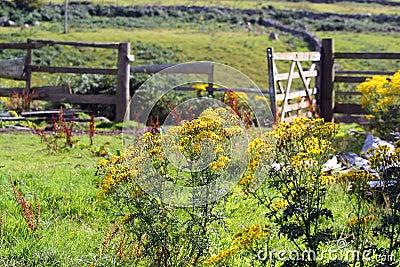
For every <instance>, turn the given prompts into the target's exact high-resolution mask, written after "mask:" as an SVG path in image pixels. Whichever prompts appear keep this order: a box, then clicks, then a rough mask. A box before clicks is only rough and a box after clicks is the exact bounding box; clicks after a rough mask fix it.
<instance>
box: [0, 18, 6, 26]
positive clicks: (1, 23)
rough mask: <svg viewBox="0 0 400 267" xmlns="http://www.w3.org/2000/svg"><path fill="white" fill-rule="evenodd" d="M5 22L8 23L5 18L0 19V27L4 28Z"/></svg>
mask: <svg viewBox="0 0 400 267" xmlns="http://www.w3.org/2000/svg"><path fill="white" fill-rule="evenodd" d="M7 21H8V18H7V17H5V16H3V17H0V26H5V25H6V22H7Z"/></svg>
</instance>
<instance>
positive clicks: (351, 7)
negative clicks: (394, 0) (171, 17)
mask: <svg viewBox="0 0 400 267" xmlns="http://www.w3.org/2000/svg"><path fill="white" fill-rule="evenodd" d="M80 1H83V0H77V1H76V2H80ZM85 2H88V1H85ZM89 2H90V3H93V4H99V5H116V6H132V5H197V6H223V7H229V8H241V9H245V8H246V9H247V8H249V9H260V8H262V7H265V8H267V7H269V6H273V7H274V8H277V9H287V8H289V9H294V10H307V11H312V12H334V13H341V14H360V13H362V14H368V13H370V14H381V13H383V14H393V15H394V14H399V13H400V7H390V6H384V5H378V4H371V3H365V4H361V3H351V2H340V3H334V4H325V3H310V2H306V1H300V2H288V1H279V0H278V1H276V0H275V1H266V0H264V1H262V0H261V1H260V0H258V1H256V0H211V1H210V0H203V1H202V0H165V1H161V0H150V1H149V0H89ZM45 3H57V4H63V3H64V1H63V0H46V1H45Z"/></svg>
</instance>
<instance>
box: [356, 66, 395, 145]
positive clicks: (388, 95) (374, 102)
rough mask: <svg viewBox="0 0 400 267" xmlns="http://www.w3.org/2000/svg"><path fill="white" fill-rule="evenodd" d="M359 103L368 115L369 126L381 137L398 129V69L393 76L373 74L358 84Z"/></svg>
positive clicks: (386, 136)
mask: <svg viewBox="0 0 400 267" xmlns="http://www.w3.org/2000/svg"><path fill="white" fill-rule="evenodd" d="M358 91H360V92H361V93H362V94H363V98H362V100H361V105H362V107H363V108H365V109H366V110H367V111H368V113H369V115H368V116H367V118H368V119H369V121H370V123H371V127H372V128H373V129H374V130H375V131H376V132H377V134H379V135H380V136H381V137H384V138H390V137H391V136H390V132H391V131H395V132H399V131H400V71H398V72H396V73H395V74H394V75H393V76H389V77H386V76H373V77H372V78H368V79H367V80H366V81H365V82H363V83H361V84H360V85H359V86H358Z"/></svg>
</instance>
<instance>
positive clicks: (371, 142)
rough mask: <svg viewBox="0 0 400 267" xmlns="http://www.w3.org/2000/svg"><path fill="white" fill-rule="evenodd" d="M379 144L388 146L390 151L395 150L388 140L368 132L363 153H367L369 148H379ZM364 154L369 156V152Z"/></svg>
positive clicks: (366, 156)
mask: <svg viewBox="0 0 400 267" xmlns="http://www.w3.org/2000/svg"><path fill="white" fill-rule="evenodd" d="M378 146H388V147H389V149H390V151H393V150H394V146H393V145H392V144H391V143H389V142H388V141H385V140H382V139H380V138H379V137H377V136H374V135H372V134H368V135H367V138H366V139H365V142H364V145H363V147H362V149H361V153H365V152H367V151H368V149H370V148H377V147H378ZM363 156H364V157H365V158H369V155H368V154H364V155H363Z"/></svg>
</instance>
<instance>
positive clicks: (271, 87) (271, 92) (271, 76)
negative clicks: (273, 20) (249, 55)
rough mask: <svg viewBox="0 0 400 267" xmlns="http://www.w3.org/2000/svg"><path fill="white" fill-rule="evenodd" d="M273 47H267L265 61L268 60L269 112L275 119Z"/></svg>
mask: <svg viewBox="0 0 400 267" xmlns="http://www.w3.org/2000/svg"><path fill="white" fill-rule="evenodd" d="M272 53H273V49H272V48H267V62H268V83H269V99H270V103H271V112H272V115H273V117H274V121H276V119H277V118H276V111H277V107H276V83H275V77H274V63H273V58H272Z"/></svg>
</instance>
